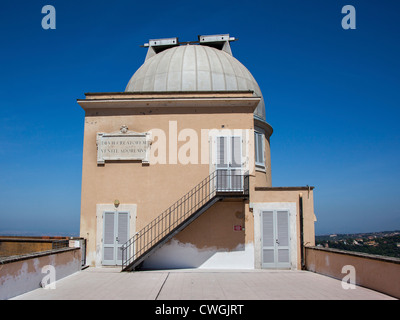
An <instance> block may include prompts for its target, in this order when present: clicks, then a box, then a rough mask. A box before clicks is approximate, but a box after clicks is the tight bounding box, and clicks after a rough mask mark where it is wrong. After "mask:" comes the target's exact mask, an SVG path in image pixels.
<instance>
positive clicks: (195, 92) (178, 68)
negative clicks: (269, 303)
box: [78, 34, 315, 270]
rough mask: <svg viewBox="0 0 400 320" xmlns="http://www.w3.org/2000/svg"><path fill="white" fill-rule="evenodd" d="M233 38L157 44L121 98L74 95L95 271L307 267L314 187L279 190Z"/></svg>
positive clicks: (250, 82)
mask: <svg viewBox="0 0 400 320" xmlns="http://www.w3.org/2000/svg"><path fill="white" fill-rule="evenodd" d="M232 41H235V38H232V37H230V36H229V35H227V34H224V35H207V36H199V37H198V40H197V41H192V42H184V43H183V42H179V40H178V38H168V39H156V40H150V41H149V42H148V43H147V44H145V47H147V55H146V57H145V61H144V63H143V65H142V66H141V67H140V68H139V69H138V70H137V71H136V72H135V73H134V74H133V76H132V77H131V79H130V80H129V82H128V84H127V86H126V89H125V91H124V92H105V93H103V92H102V93H86V94H85V99H78V104H79V105H80V106H81V107H82V108H83V109H84V111H85V128H84V147H83V164H82V198H81V225H80V235H81V237H83V238H86V239H87V249H86V259H87V262H88V264H90V265H92V266H109V265H114V266H115V265H119V266H121V267H122V269H123V270H136V269H139V268H148V269H149V268H150V269H160V268H224V269H254V268H285V269H286V268H287V269H301V268H302V267H303V265H304V253H303V252H304V246H305V245H310V246H312V245H314V222H315V215H314V206H313V187H308V186H306V187H273V186H272V183H271V157H270V138H271V135H272V127H271V126H270V125H269V124H268V122H267V116H266V112H265V103H264V98H263V96H262V93H261V90H260V88H259V86H258V84H257V82H256V80H255V79H254V77H253V76H252V74H251V73H250V72H249V70H248V69H247V68H246V67H245V66H244V65H243V64H242V63H240V62H239V61H238V60H237V59H236V58H235V57H234V56H233V55H232V51H231V45H230V43H231V42H232Z"/></svg>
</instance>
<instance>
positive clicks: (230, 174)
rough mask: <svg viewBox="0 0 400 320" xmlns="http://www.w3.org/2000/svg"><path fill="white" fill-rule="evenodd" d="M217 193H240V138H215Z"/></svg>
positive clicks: (241, 186)
mask: <svg viewBox="0 0 400 320" xmlns="http://www.w3.org/2000/svg"><path fill="white" fill-rule="evenodd" d="M215 154H216V170H217V191H242V190H243V173H242V137H241V136H218V137H217V138H216V151H215Z"/></svg>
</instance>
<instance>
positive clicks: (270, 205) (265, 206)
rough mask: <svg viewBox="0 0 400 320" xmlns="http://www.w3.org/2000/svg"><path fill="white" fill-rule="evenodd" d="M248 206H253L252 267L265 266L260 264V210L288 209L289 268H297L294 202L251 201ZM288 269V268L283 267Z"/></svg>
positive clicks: (296, 218)
mask: <svg viewBox="0 0 400 320" xmlns="http://www.w3.org/2000/svg"><path fill="white" fill-rule="evenodd" d="M250 208H253V215H254V267H255V268H257V269H262V268H265V267H263V265H262V217H261V215H262V211H274V210H277V211H288V212H289V237H290V242H289V247H290V248H289V254H290V267H289V268H290V269H291V270H297V269H298V261H299V258H298V254H299V250H298V249H299V248H298V247H297V244H298V241H299V239H298V231H297V224H298V221H297V220H298V214H297V204H296V202H252V203H250ZM284 269H288V268H284Z"/></svg>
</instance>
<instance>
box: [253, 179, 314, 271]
mask: <svg viewBox="0 0 400 320" xmlns="http://www.w3.org/2000/svg"><path fill="white" fill-rule="evenodd" d="M253 188H254V192H251V193H250V204H251V206H252V208H253V209H251V211H252V215H253V217H254V216H256V217H258V219H255V223H254V229H256V230H254V233H255V234H258V233H259V230H261V225H260V219H259V215H260V210H262V209H264V208H272V207H274V204H276V205H275V209H276V208H280V209H289V210H290V211H292V212H291V217H293V218H295V222H293V221H292V223H294V226H293V228H292V229H291V231H290V232H291V237H292V239H294V240H291V241H292V242H293V241H294V242H293V243H295V248H296V251H297V254H296V255H295V256H293V257H292V262H294V261H295V262H296V263H295V264H296V265H295V266H292V268H295V269H299V270H300V269H301V267H302V266H301V241H300V234H301V229H300V201H301V199H302V202H303V243H304V246H314V245H315V229H314V224H315V221H316V217H315V214H314V199H313V188H306V187H281V188H280V187H276V188H274V187H266V188H265V187H256V186H255V183H254V184H253ZM257 241H258V242H259V241H261V240H260V239H259V236H258V237H257V236H256V237H255V242H257ZM260 250H261V249H260V248H258V250H257V246H256V252H255V255H256V259H255V260H256V266H258V267H260V265H261V262H260V261H259V260H260V259H261V252H260Z"/></svg>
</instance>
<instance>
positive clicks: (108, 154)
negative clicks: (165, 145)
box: [96, 126, 151, 164]
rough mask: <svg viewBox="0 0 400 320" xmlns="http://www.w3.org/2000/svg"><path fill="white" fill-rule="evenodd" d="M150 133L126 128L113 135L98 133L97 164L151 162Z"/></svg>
mask: <svg viewBox="0 0 400 320" xmlns="http://www.w3.org/2000/svg"><path fill="white" fill-rule="evenodd" d="M150 141H151V138H150V133H149V132H144V133H138V132H133V131H129V130H128V128H127V127H126V126H122V127H121V130H120V131H118V132H113V133H104V132H98V133H97V141H96V143H97V163H98V164H104V163H105V161H110V160H112V161H118V160H120V161H121V160H139V161H142V162H144V163H148V162H149V155H150Z"/></svg>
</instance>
